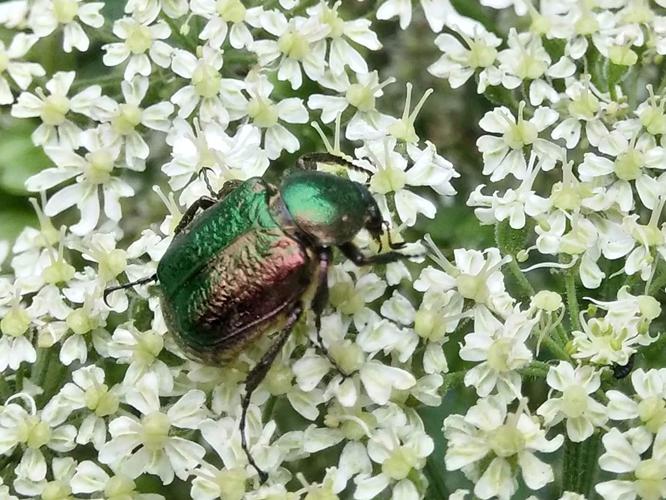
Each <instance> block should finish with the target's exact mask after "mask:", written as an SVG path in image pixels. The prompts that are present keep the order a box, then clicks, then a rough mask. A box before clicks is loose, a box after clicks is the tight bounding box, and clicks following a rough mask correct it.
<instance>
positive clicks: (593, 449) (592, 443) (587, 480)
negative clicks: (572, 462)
mask: <svg viewBox="0 0 666 500" xmlns="http://www.w3.org/2000/svg"><path fill="white" fill-rule="evenodd" d="M600 441H601V438H600V434H599V433H598V432H595V433H594V434H592V436H590V437H589V438H587V439H586V440H585V441H583V442H582V443H581V450H580V458H579V462H578V466H579V467H580V468H581V469H582V471H581V474H580V476H579V479H578V491H580V492H581V493H582V494H583V495H585V496H586V497H588V498H589V495H590V490H591V489H592V483H593V480H594V476H595V474H596V471H597V458H598V456H599V442H600Z"/></svg>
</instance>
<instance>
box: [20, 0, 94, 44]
mask: <svg viewBox="0 0 666 500" xmlns="http://www.w3.org/2000/svg"><path fill="white" fill-rule="evenodd" d="M102 7H104V3H103V2H91V3H81V0H38V1H37V2H35V3H34V4H33V5H32V8H31V9H30V17H29V18H28V24H29V26H30V27H31V28H32V30H33V31H34V32H35V34H36V35H37V36H39V37H40V38H42V37H45V36H48V35H50V34H51V33H53V31H55V29H56V28H57V27H58V26H60V25H62V28H63V41H62V46H63V50H64V51H65V52H71V51H72V48H76V49H77V50H80V51H81V52H85V51H86V50H88V47H89V46H90V40H89V39H88V36H87V35H86V33H85V31H83V28H82V27H81V24H79V22H78V21H81V22H82V23H83V24H86V25H88V26H90V27H91V28H101V27H102V26H103V25H104V17H103V16H102V14H101V13H100V12H99V11H100V10H101V9H102ZM77 18H78V21H77Z"/></svg>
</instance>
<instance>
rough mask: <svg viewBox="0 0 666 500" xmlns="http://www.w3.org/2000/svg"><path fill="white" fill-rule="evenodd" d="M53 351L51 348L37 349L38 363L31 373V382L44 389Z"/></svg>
mask: <svg viewBox="0 0 666 500" xmlns="http://www.w3.org/2000/svg"><path fill="white" fill-rule="evenodd" d="M53 350H54V349H51V348H49V347H41V348H39V349H37V361H35V364H33V365H32V370H31V371H30V380H31V381H32V383H33V384H35V385H37V386H38V387H41V388H42V389H43V388H44V380H46V372H47V370H48V368H49V363H50V362H51V357H52V354H51V353H52V351H53ZM16 390H17V391H18V390H19V388H18V387H17V388H16Z"/></svg>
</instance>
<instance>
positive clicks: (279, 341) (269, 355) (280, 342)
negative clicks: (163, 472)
mask: <svg viewBox="0 0 666 500" xmlns="http://www.w3.org/2000/svg"><path fill="white" fill-rule="evenodd" d="M302 313H303V307H302V306H301V305H300V304H297V305H296V306H295V307H294V308H293V309H292V311H291V313H290V315H289V317H288V318H287V323H286V324H285V326H284V328H283V329H282V330H281V331H280V332H279V333H278V335H277V337H276V338H275V342H273V344H271V346H270V347H269V348H268V350H267V351H266V352H265V353H264V355H263V356H262V358H261V359H260V360H259V362H258V363H257V364H256V365H255V367H254V368H252V370H251V371H250V373H248V375H247V378H246V379H245V394H244V396H243V401H242V403H241V420H240V424H239V429H240V434H241V445H242V447H243V451H244V452H245V456H246V457H247V461H248V462H249V463H250V465H251V466H252V467H254V469H255V470H256V471H257V474H259V480H260V481H261V482H262V483H264V482H265V481H266V480H267V479H268V474H266V473H265V472H264V471H263V470H261V469H260V468H259V466H258V465H257V464H256V462H255V461H254V458H253V457H252V454H251V453H250V449H249V448H248V446H247V438H246V437H245V423H246V420H247V409H248V407H249V406H250V398H251V397H252V393H253V392H254V390H255V389H256V388H257V387H258V386H259V384H260V383H261V381H262V380H264V378H266V374H267V373H268V370H269V369H270V368H271V365H272V364H273V360H275V358H276V356H277V355H278V353H279V352H280V350H281V349H282V346H284V344H285V342H286V341H287V339H288V338H289V334H290V333H291V329H292V328H293V326H294V325H295V324H296V322H298V320H299V319H300V317H301V314H302Z"/></svg>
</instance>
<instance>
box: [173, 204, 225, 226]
mask: <svg viewBox="0 0 666 500" xmlns="http://www.w3.org/2000/svg"><path fill="white" fill-rule="evenodd" d="M215 203H217V200H216V199H215V198H211V197H210V196H202V197H201V198H199V199H198V200H196V201H195V202H194V203H192V204H191V205H190V206H189V208H188V209H187V210H185V213H184V214H183V216H182V217H181V219H180V222H178V225H177V226H176V229H174V231H173V233H174V234H178V233H180V232H181V231H182V230H183V229H185V228H186V227H187V226H189V224H190V222H192V221H193V220H194V217H195V216H196V214H197V212H198V211H199V209H202V210H205V209H207V208H209V207H211V206H213V205H214V204H215Z"/></svg>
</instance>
